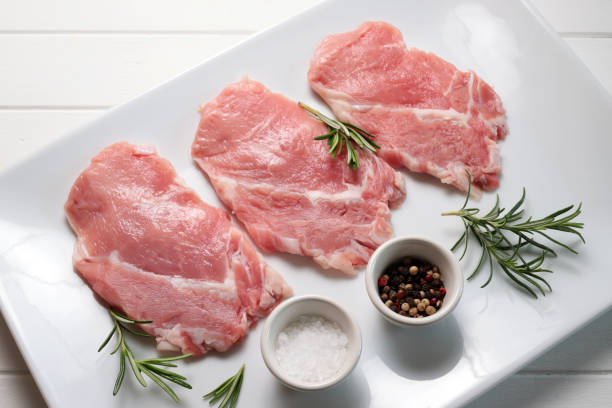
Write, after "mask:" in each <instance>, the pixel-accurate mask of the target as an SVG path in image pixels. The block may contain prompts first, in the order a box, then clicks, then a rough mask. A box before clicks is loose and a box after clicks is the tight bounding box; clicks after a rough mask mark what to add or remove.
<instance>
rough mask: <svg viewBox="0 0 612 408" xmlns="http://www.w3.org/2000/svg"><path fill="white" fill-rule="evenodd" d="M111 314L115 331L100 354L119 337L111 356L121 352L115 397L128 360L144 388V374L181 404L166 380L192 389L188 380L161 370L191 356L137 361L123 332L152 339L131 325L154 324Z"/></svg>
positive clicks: (109, 335) (111, 332)
mask: <svg viewBox="0 0 612 408" xmlns="http://www.w3.org/2000/svg"><path fill="white" fill-rule="evenodd" d="M109 313H110V315H111V317H112V319H113V329H112V330H111V331H110V333H109V334H108V336H106V339H104V342H103V343H102V345H101V346H100V347H99V348H98V352H100V351H102V349H103V348H104V347H106V345H107V344H108V342H109V341H110V339H111V338H112V337H113V334H116V335H117V345H116V346H115V348H114V349H113V350H112V351H111V354H115V353H116V352H117V351H121V354H120V357H119V374H117V379H116V380H115V388H113V395H117V393H118V392H119V388H121V384H123V378H124V377H125V367H126V364H125V362H126V360H127V362H128V363H129V365H130V367H131V369H132V372H133V373H134V376H135V377H136V379H137V380H138V382H139V383H140V385H142V386H143V387H146V386H147V383H146V381H145V379H144V377H143V375H142V374H143V373H144V374H146V375H147V377H149V378H150V379H151V380H153V381H154V382H155V383H156V384H157V385H158V386H159V387H160V388H161V389H162V390H164V391H165V392H166V393H167V394H168V395H170V397H172V399H173V400H174V401H175V402H179V397H178V396H177V395H176V393H175V392H174V391H173V390H172V388H170V387H169V386H168V384H166V383H165V382H164V380H168V381H171V382H173V383H175V384H178V385H180V386H181V387H185V388H188V389H191V385H189V384H188V383H187V378H186V377H183V376H182V375H180V374H177V373H175V372H172V371H170V370H167V369H164V368H161V367H177V365H176V364H173V363H171V361H176V360H182V359H184V358H187V357H190V356H191V354H183V355H181V356H175V357H166V358H149V359H146V360H136V358H134V354H133V353H132V350H130V348H129V346H128V345H127V343H126V342H125V334H124V333H123V331H124V330H125V331H126V332H128V333H131V334H133V335H136V336H140V337H151V335H150V334H147V333H143V332H140V331H137V330H135V329H134V328H132V327H130V326H129V325H134V324H147V323H152V321H151V320H134V319H130V318H129V317H127V316H123V315H121V314H119V313H117V312H115V311H114V310H109Z"/></svg>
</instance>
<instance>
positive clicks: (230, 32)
mask: <svg viewBox="0 0 612 408" xmlns="http://www.w3.org/2000/svg"><path fill="white" fill-rule="evenodd" d="M257 31H259V30H222V29H221V30H78V29H77V30H0V35H66V34H77V35H100V34H111V35H193V34H200V35H250V34H254V33H256V32H257Z"/></svg>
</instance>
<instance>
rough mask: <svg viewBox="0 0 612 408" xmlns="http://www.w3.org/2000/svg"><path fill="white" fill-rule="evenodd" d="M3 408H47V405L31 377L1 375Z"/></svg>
mask: <svg viewBox="0 0 612 408" xmlns="http://www.w3.org/2000/svg"><path fill="white" fill-rule="evenodd" d="M0 395H2V398H0V400H1V401H2V407H3V408H23V407H28V408H45V407H46V406H47V404H45V401H44V399H43V397H42V395H41V394H40V391H38V388H37V387H36V383H35V382H34V380H33V379H32V377H31V376H29V375H8V374H0Z"/></svg>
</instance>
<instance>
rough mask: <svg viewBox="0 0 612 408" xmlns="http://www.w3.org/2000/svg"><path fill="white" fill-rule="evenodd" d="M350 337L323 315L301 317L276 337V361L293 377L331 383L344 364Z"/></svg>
mask: <svg viewBox="0 0 612 408" xmlns="http://www.w3.org/2000/svg"><path fill="white" fill-rule="evenodd" d="M347 347H348V338H347V337H346V334H345V333H344V332H343V331H342V329H341V328H340V326H339V325H338V323H336V322H332V321H330V320H328V319H326V318H324V317H322V316H315V315H302V316H299V317H298V318H297V319H296V320H294V321H293V322H291V323H290V324H288V325H287V326H286V327H285V328H284V329H283V330H282V331H281V332H280V333H279V334H278V337H277V338H276V344H275V352H276V359H277V361H278V364H279V365H280V367H281V369H282V370H283V371H284V372H285V373H286V374H287V375H288V376H290V377H292V378H294V379H296V380H300V381H304V382H308V383H318V382H321V381H325V380H328V379H329V378H331V377H332V376H333V375H334V374H336V373H337V372H338V370H340V367H342V364H343V363H344V358H345V356H346V350H347Z"/></svg>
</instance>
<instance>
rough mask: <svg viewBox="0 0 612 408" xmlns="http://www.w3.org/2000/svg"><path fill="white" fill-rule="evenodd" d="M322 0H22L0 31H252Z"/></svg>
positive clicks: (3, 16)
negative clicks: (96, 0) (173, 0)
mask: <svg viewBox="0 0 612 408" xmlns="http://www.w3.org/2000/svg"><path fill="white" fill-rule="evenodd" d="M318 2H319V0H299V1H285V0H266V1H265V2H259V1H250V0H224V1H216V0H182V1H180V2H172V1H166V0H130V1H122V0H106V1H98V2H91V1H80V0H63V1H40V0H20V1H14V2H6V4H4V5H3V7H2V13H0V30H1V31H10V30H17V31H43V32H44V31H64V32H65V31H124V32H125V31H174V32H176V31H183V32H184V31H204V32H219V31H230V32H232V31H239V32H248V31H256V30H261V29H262V28H265V27H267V26H269V25H272V24H276V23H278V22H280V21H282V20H284V19H286V18H287V17H290V16H292V15H295V14H298V13H299V12H301V11H302V10H304V9H306V8H308V7H310V6H312V5H314V4H316V3H318ZM254 16H256V18H254Z"/></svg>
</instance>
